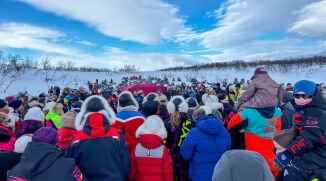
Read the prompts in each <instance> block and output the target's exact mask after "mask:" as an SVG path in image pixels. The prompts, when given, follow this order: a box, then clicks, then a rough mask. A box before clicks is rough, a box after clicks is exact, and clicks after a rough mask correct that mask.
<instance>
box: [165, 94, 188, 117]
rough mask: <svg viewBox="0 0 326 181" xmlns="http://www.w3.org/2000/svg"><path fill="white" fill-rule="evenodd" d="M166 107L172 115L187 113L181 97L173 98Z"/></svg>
mask: <svg viewBox="0 0 326 181" xmlns="http://www.w3.org/2000/svg"><path fill="white" fill-rule="evenodd" d="M166 107H167V109H168V111H169V113H170V114H172V113H174V112H175V111H179V112H184V113H186V112H188V104H187V102H186V100H185V99H184V98H183V96H180V95H176V96H173V97H172V98H171V99H170V101H169V102H168V104H167V105H166Z"/></svg>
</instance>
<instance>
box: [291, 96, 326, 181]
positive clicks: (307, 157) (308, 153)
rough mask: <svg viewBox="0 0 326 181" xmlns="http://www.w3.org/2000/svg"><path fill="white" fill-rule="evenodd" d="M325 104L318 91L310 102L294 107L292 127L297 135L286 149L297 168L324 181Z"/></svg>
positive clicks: (325, 162) (325, 145)
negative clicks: (294, 113)
mask: <svg viewBox="0 0 326 181" xmlns="http://www.w3.org/2000/svg"><path fill="white" fill-rule="evenodd" d="M325 110H326V102H325V100H324V99H323V98H322V95H321V93H320V90H317V93H316V95H315V96H314V97H313V98H312V102H310V103H309V104H307V105H305V106H303V107H299V106H297V107H296V115H295V118H294V127H295V130H296V131H297V133H298V135H297V137H296V138H295V140H294V141H292V143H291V145H290V146H289V147H288V148H287V152H288V154H290V155H291V156H292V157H294V160H295V163H296V164H297V166H298V167H300V168H303V169H304V170H306V171H311V172H312V173H313V174H316V175H320V176H321V177H322V178H323V179H325V180H326V138H325V137H326V112H325Z"/></svg>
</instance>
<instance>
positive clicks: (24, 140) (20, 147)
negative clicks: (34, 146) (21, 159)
mask: <svg viewBox="0 0 326 181" xmlns="http://www.w3.org/2000/svg"><path fill="white" fill-rule="evenodd" d="M29 142H32V137H31V136H27V135H24V136H22V137H20V138H18V140H17V141H16V143H15V152H17V153H23V152H24V151H25V148H26V146H27V144H28V143H29Z"/></svg>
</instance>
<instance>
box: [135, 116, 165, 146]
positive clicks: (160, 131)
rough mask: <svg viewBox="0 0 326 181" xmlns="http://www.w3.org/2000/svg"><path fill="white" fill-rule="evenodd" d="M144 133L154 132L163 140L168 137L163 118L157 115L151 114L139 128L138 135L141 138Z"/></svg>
mask: <svg viewBox="0 0 326 181" xmlns="http://www.w3.org/2000/svg"><path fill="white" fill-rule="evenodd" d="M144 134H154V135H157V136H159V137H160V138H161V139H162V140H163V139H166V138H167V131H166V129H165V126H164V123H163V120H162V119H161V118H160V117H159V116H157V115H153V116H149V117H148V118H147V119H146V120H145V122H144V123H143V124H142V125H141V126H139V128H138V129H137V131H136V137H137V138H139V137H140V136H142V135H144Z"/></svg>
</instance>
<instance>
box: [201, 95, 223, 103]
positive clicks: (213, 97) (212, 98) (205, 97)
mask: <svg viewBox="0 0 326 181" xmlns="http://www.w3.org/2000/svg"><path fill="white" fill-rule="evenodd" d="M201 99H202V102H203V103H204V105H210V104H213V103H219V100H218V97H217V96H216V95H208V94H204V95H203V96H202V98H201Z"/></svg>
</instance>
